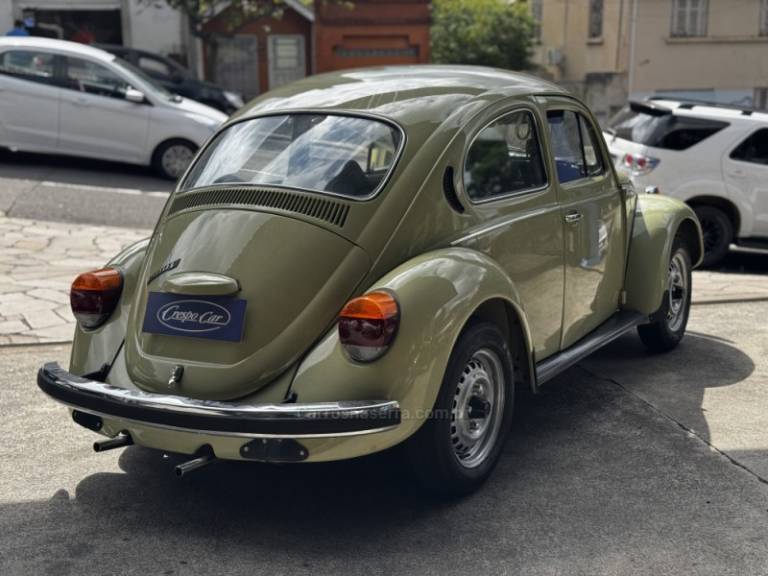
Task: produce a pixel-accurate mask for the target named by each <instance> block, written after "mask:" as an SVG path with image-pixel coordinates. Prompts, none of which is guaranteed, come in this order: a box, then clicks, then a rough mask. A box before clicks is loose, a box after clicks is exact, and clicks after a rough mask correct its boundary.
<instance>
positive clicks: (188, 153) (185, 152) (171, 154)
mask: <svg viewBox="0 0 768 576" xmlns="http://www.w3.org/2000/svg"><path fill="white" fill-rule="evenodd" d="M194 156H195V152H194V150H192V149H191V148H190V147H189V146H188V145H187V144H183V143H181V142H179V143H178V144H171V145H170V146H168V147H167V148H165V150H163V154H162V156H160V167H161V168H162V170H163V172H165V173H166V174H167V175H168V176H169V177H171V178H174V179H176V178H179V177H180V176H181V175H182V174H184V171H185V170H186V169H187V166H189V164H190V162H192V158H194Z"/></svg>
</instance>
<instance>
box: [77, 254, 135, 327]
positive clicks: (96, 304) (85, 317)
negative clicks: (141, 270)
mask: <svg viewBox="0 0 768 576" xmlns="http://www.w3.org/2000/svg"><path fill="white" fill-rule="evenodd" d="M122 290H123V277H122V275H121V274H120V271H119V270H116V269H115V268H102V269H101V270H94V271H92V272H85V273H84V274H80V276H78V277H77V278H75V281H74V282H72V289H71V291H70V293H69V302H70V304H71V305H72V314H74V315H75V318H76V319H77V321H78V322H79V323H80V325H81V326H82V327H83V328H96V327H98V326H101V325H102V324H103V323H104V322H106V320H107V318H109V316H110V314H112V312H114V310H115V308H116V307H117V302H118V301H119V300H120V292H122Z"/></svg>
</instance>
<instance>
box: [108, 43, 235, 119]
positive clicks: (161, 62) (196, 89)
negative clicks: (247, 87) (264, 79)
mask: <svg viewBox="0 0 768 576" xmlns="http://www.w3.org/2000/svg"><path fill="white" fill-rule="evenodd" d="M94 46H95V47H97V48H101V49H102V50H106V51H107V52H110V53H111V54H114V55H115V56H117V57H118V58H121V59H123V60H125V61H126V62H130V63H131V64H133V65H134V66H136V67H137V68H139V69H140V70H141V71H142V72H144V73H145V74H146V75H147V76H149V77H150V78H152V79H153V80H154V81H155V82H157V83H158V84H160V85H161V86H163V87H164V88H165V89H166V90H168V91H169V92H173V93H174V94H178V95H180V96H184V97H185V98H189V99H191V100H196V101H197V102H200V103H202V104H205V105H206V106H210V107H211V108H216V109H217V110H221V111H222V112H224V113H225V114H227V115H230V114H232V113H233V112H235V111H236V110H237V109H238V108H241V107H242V106H243V97H242V95H241V94H238V93H236V92H231V91H229V90H224V89H222V88H219V87H218V86H216V84H213V83H211V82H203V81H202V80H198V79H197V78H195V77H194V76H193V75H192V73H191V72H190V71H189V70H187V69H186V68H184V67H183V66H182V65H181V64H179V63H178V62H175V61H174V60H171V59H170V58H166V57H165V56H161V55H160V54H155V53H154V52H147V51H146V50H137V49H136V48H128V47H126V46H117V45H115V44H94Z"/></svg>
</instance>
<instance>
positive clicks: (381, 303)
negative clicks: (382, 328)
mask: <svg viewBox="0 0 768 576" xmlns="http://www.w3.org/2000/svg"><path fill="white" fill-rule="evenodd" d="M399 313H400V310H399V308H398V305H397V301H396V300H395V299H394V297H393V296H392V295H391V294H389V293H388V292H371V293H370V294H366V295H364V296H360V297H358V298H354V299H352V300H350V301H349V302H347V305H346V306H344V308H343V309H342V311H341V314H339V316H342V317H344V318H362V319H365V320H388V319H390V318H394V317H396V316H397V315H398V314H399Z"/></svg>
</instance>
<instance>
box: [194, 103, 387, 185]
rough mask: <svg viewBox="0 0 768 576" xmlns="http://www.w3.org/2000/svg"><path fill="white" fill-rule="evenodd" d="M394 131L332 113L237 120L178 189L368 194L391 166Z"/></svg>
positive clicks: (385, 126)
mask: <svg viewBox="0 0 768 576" xmlns="http://www.w3.org/2000/svg"><path fill="white" fill-rule="evenodd" d="M401 145H402V135H401V133H400V131H399V130H397V129H396V128H394V127H393V126H390V125H389V124H387V123H385V122H381V121H378V120H373V119H370V118H362V117H356V116H341V115H333V114H307V113H303V114H282V115H275V116H263V117H259V118H252V119H250V120H245V121H243V122H238V123H237V124H233V125H232V126H230V127H228V128H226V129H225V130H223V131H222V132H221V133H219V134H218V135H217V136H216V137H215V139H214V140H213V142H211V144H210V145H209V146H208V147H207V148H206V150H205V151H204V152H203V153H202V154H201V155H200V157H199V158H198V160H197V162H196V163H195V165H194V166H193V167H192V169H191V170H190V172H189V174H188V175H187V177H186V179H185V180H184V182H183V183H182V185H181V187H180V191H182V192H184V191H187V190H191V189H194V188H200V187H203V186H211V185H217V184H237V185H242V184H253V185H261V186H280V187H290V188H299V189H302V190H311V191H314V192H325V193H331V194H338V195H341V196H347V197H350V198H369V197H371V196H373V195H374V194H375V193H376V192H377V191H378V189H379V188H380V186H381V184H382V183H383V182H384V180H385V178H386V177H387V174H389V172H390V170H392V167H393V166H394V163H395V159H396V158H397V154H398V151H399V149H400V146H401Z"/></svg>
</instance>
